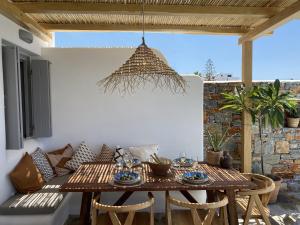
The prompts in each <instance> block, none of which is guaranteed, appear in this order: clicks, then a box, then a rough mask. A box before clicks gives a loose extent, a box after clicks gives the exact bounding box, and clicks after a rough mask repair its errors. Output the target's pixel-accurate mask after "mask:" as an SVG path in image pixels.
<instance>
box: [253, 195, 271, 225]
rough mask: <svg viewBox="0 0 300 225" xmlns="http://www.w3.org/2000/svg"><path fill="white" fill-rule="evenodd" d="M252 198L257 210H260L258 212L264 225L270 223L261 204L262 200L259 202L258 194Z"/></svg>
mask: <svg viewBox="0 0 300 225" xmlns="http://www.w3.org/2000/svg"><path fill="white" fill-rule="evenodd" d="M254 199H255V203H256V205H257V208H258V210H259V212H260V214H261V216H262V218H263V220H264V222H265V224H266V225H271V222H270V220H269V218H268V216H267V215H266V213H265V210H264V206H263V205H262V202H261V200H260V198H259V197H258V195H255V196H254Z"/></svg>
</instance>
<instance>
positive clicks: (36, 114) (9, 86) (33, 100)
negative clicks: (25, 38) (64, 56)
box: [2, 44, 52, 149]
mask: <svg viewBox="0 0 300 225" xmlns="http://www.w3.org/2000/svg"><path fill="white" fill-rule="evenodd" d="M2 53H3V54H2V61H3V81H4V96H5V97H4V99H5V101H4V104H5V129H6V130H5V133H6V148H7V149H22V148H23V142H24V139H25V138H30V137H33V138H37V137H50V136H51V135H52V126H51V104H50V72H49V65H50V63H49V61H47V60H43V59H39V60H32V59H31V55H30V54H29V53H28V52H26V51H24V50H22V49H20V48H19V47H17V46H14V45H12V44H6V45H5V46H3V47H2Z"/></svg>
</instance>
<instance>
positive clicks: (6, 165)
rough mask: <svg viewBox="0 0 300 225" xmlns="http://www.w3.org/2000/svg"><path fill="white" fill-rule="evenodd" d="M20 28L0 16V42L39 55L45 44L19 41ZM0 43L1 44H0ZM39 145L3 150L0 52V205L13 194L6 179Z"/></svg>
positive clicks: (3, 126) (35, 40)
mask: <svg viewBox="0 0 300 225" xmlns="http://www.w3.org/2000/svg"><path fill="white" fill-rule="evenodd" d="M19 28H21V27H20V26H18V25H17V24H15V23H13V22H12V21H10V20H9V19H7V18H6V17H4V16H3V15H1V14H0V41H2V40H6V41H9V42H11V43H14V44H16V45H18V46H20V47H22V48H24V49H27V50H29V51H31V52H33V53H35V54H38V55H40V53H41V46H44V47H45V46H48V44H47V43H46V42H43V41H41V40H40V39H38V38H36V37H34V40H33V43H32V44H27V43H25V42H23V41H21V40H20V39H19V35H18V30H19ZM0 43H1V42H0ZM0 46H1V45H0ZM39 145H41V143H40V142H39V141H38V140H28V141H25V143H24V149H23V150H6V149H5V119H4V92H3V69H2V50H0V171H1V173H0V203H2V202H3V201H5V200H6V199H7V198H8V197H9V196H10V195H12V194H13V193H14V189H13V187H12V186H11V184H10V181H9V179H8V177H7V174H8V173H9V171H11V170H12V169H13V168H14V166H15V165H16V163H17V162H18V161H19V159H20V158H21V157H22V155H23V154H24V152H25V151H29V152H32V151H33V150H34V149H35V148H36V146H39Z"/></svg>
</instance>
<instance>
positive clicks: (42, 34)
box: [0, 0, 52, 42]
mask: <svg viewBox="0 0 300 225" xmlns="http://www.w3.org/2000/svg"><path fill="white" fill-rule="evenodd" d="M0 13H1V14H3V15H4V16H6V17H8V18H9V19H11V20H12V21H14V22H15V23H17V24H19V25H20V26H23V27H24V28H26V29H28V30H29V31H31V32H32V33H33V34H35V35H36V36H38V37H39V38H41V39H42V40H44V41H47V42H50V41H51V40H52V34H51V33H49V32H48V31H46V30H45V29H44V28H43V27H42V26H41V25H40V24H38V23H37V22H36V21H34V20H33V19H31V18H30V17H29V16H27V15H26V14H25V13H24V12H22V11H21V10H20V9H19V8H17V7H16V6H15V5H13V4H12V3H10V2H8V1H7V0H0ZM1 29H2V28H1Z"/></svg>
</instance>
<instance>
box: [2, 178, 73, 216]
mask: <svg viewBox="0 0 300 225" xmlns="http://www.w3.org/2000/svg"><path fill="white" fill-rule="evenodd" d="M68 177H69V175H67V176H62V177H56V178H54V179H52V180H51V181H50V182H48V183H46V184H45V185H44V186H43V188H42V189H41V190H39V191H37V192H35V193H31V194H26V195H22V194H17V195H14V196H12V197H11V198H9V199H8V200H7V201H6V202H4V203H3V204H2V205H1V206H0V215H34V214H50V213H54V212H55V210H56V209H57V207H58V206H59V205H60V204H61V202H62V201H63V200H64V198H65V197H66V194H67V193H62V192H59V188H60V186H61V185H62V184H63V183H64V182H65V181H66V180H67V179H68Z"/></svg>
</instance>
